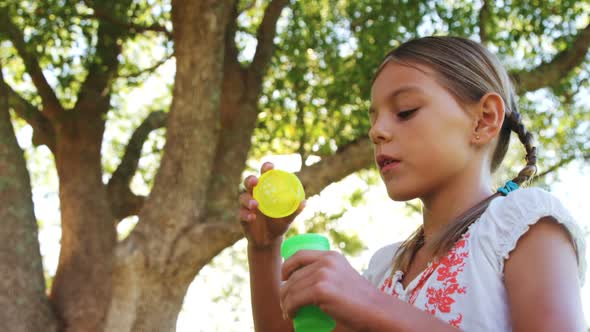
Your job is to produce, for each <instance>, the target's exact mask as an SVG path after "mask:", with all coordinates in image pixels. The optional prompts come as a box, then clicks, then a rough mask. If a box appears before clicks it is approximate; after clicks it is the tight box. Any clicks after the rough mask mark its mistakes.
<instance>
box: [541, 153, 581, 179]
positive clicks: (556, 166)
mask: <svg viewBox="0 0 590 332" xmlns="http://www.w3.org/2000/svg"><path fill="white" fill-rule="evenodd" d="M575 159H577V158H576V156H569V157H567V158H564V159H562V160H560V161H558V162H557V163H555V164H554V165H552V166H549V167H548V168H547V169H546V170H545V171H544V172H542V173H539V174H538V175H536V176H534V177H533V179H532V180H533V182H537V181H539V180H541V179H542V178H544V177H545V176H547V175H548V174H550V173H553V172H555V171H557V170H558V169H560V168H562V167H563V166H565V165H567V164H569V163H571V162H572V161H574V160H575ZM581 159H583V160H590V154H586V155H583V156H582V158H581Z"/></svg>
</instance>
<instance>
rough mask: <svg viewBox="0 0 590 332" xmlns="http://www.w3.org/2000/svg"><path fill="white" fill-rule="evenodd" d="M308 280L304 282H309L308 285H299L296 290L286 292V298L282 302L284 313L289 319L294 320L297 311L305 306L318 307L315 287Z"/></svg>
mask: <svg viewBox="0 0 590 332" xmlns="http://www.w3.org/2000/svg"><path fill="white" fill-rule="evenodd" d="M309 279H311V278H308V280H306V281H311V282H310V283H309V284H307V283H306V284H301V285H299V286H298V287H297V288H295V287H294V288H292V289H291V290H288V291H287V292H288V293H287V294H286V296H285V297H284V299H283V301H282V306H283V310H284V312H285V313H286V314H287V316H288V317H289V318H294V317H295V314H296V313H297V311H298V310H299V309H300V308H301V307H303V306H306V305H319V304H320V299H319V296H320V294H318V291H317V290H318V287H317V285H316V284H315V283H314V282H313V281H312V280H309Z"/></svg>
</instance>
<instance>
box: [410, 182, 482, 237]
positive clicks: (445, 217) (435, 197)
mask: <svg viewBox="0 0 590 332" xmlns="http://www.w3.org/2000/svg"><path fill="white" fill-rule="evenodd" d="M461 173H462V174H460V175H458V176H457V177H456V178H454V179H453V178H451V179H449V181H446V183H444V184H442V185H441V186H440V187H439V188H437V190H435V191H432V192H430V193H428V195H424V196H423V197H420V199H421V201H422V206H423V207H422V218H423V220H422V222H423V225H424V240H425V243H429V240H430V239H432V238H434V237H435V236H437V235H438V234H439V232H441V231H443V230H444V229H445V228H446V226H448V225H449V224H450V223H452V222H454V221H455V219H456V218H457V217H459V216H460V215H462V214H463V213H465V212H467V211H468V210H469V209H470V208H471V207H473V206H474V205H476V204H477V203H479V202H481V201H482V200H484V199H486V198H487V197H489V196H490V195H492V194H493V192H492V190H491V189H490V188H491V184H490V182H489V177H484V176H477V175H475V174H473V173H472V172H461Z"/></svg>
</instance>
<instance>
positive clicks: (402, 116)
mask: <svg viewBox="0 0 590 332" xmlns="http://www.w3.org/2000/svg"><path fill="white" fill-rule="evenodd" d="M417 110H418V109H417V108H414V109H411V110H407V111H402V112H399V113H397V116H398V117H399V118H400V119H402V120H407V119H408V118H409V117H410V116H411V115H412V114H413V113H414V112H416V111H417ZM374 114H375V111H369V118H370V119H372V117H373V115H374Z"/></svg>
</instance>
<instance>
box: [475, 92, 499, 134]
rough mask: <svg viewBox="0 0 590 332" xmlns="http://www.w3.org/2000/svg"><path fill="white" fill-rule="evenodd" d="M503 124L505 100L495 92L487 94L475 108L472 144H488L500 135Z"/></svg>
mask: <svg viewBox="0 0 590 332" xmlns="http://www.w3.org/2000/svg"><path fill="white" fill-rule="evenodd" d="M503 123H504V100H503V99H502V97H501V96H500V95H499V94H497V93H495V92H489V93H487V94H485V95H484V96H483V97H481V99H480V101H479V103H478V104H477V106H476V107H475V118H474V123H473V136H472V139H471V142H472V143H473V144H476V145H485V144H487V143H488V142H490V141H491V140H493V139H494V138H495V137H496V136H498V135H499V133H500V130H501V129H502V124H503Z"/></svg>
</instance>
